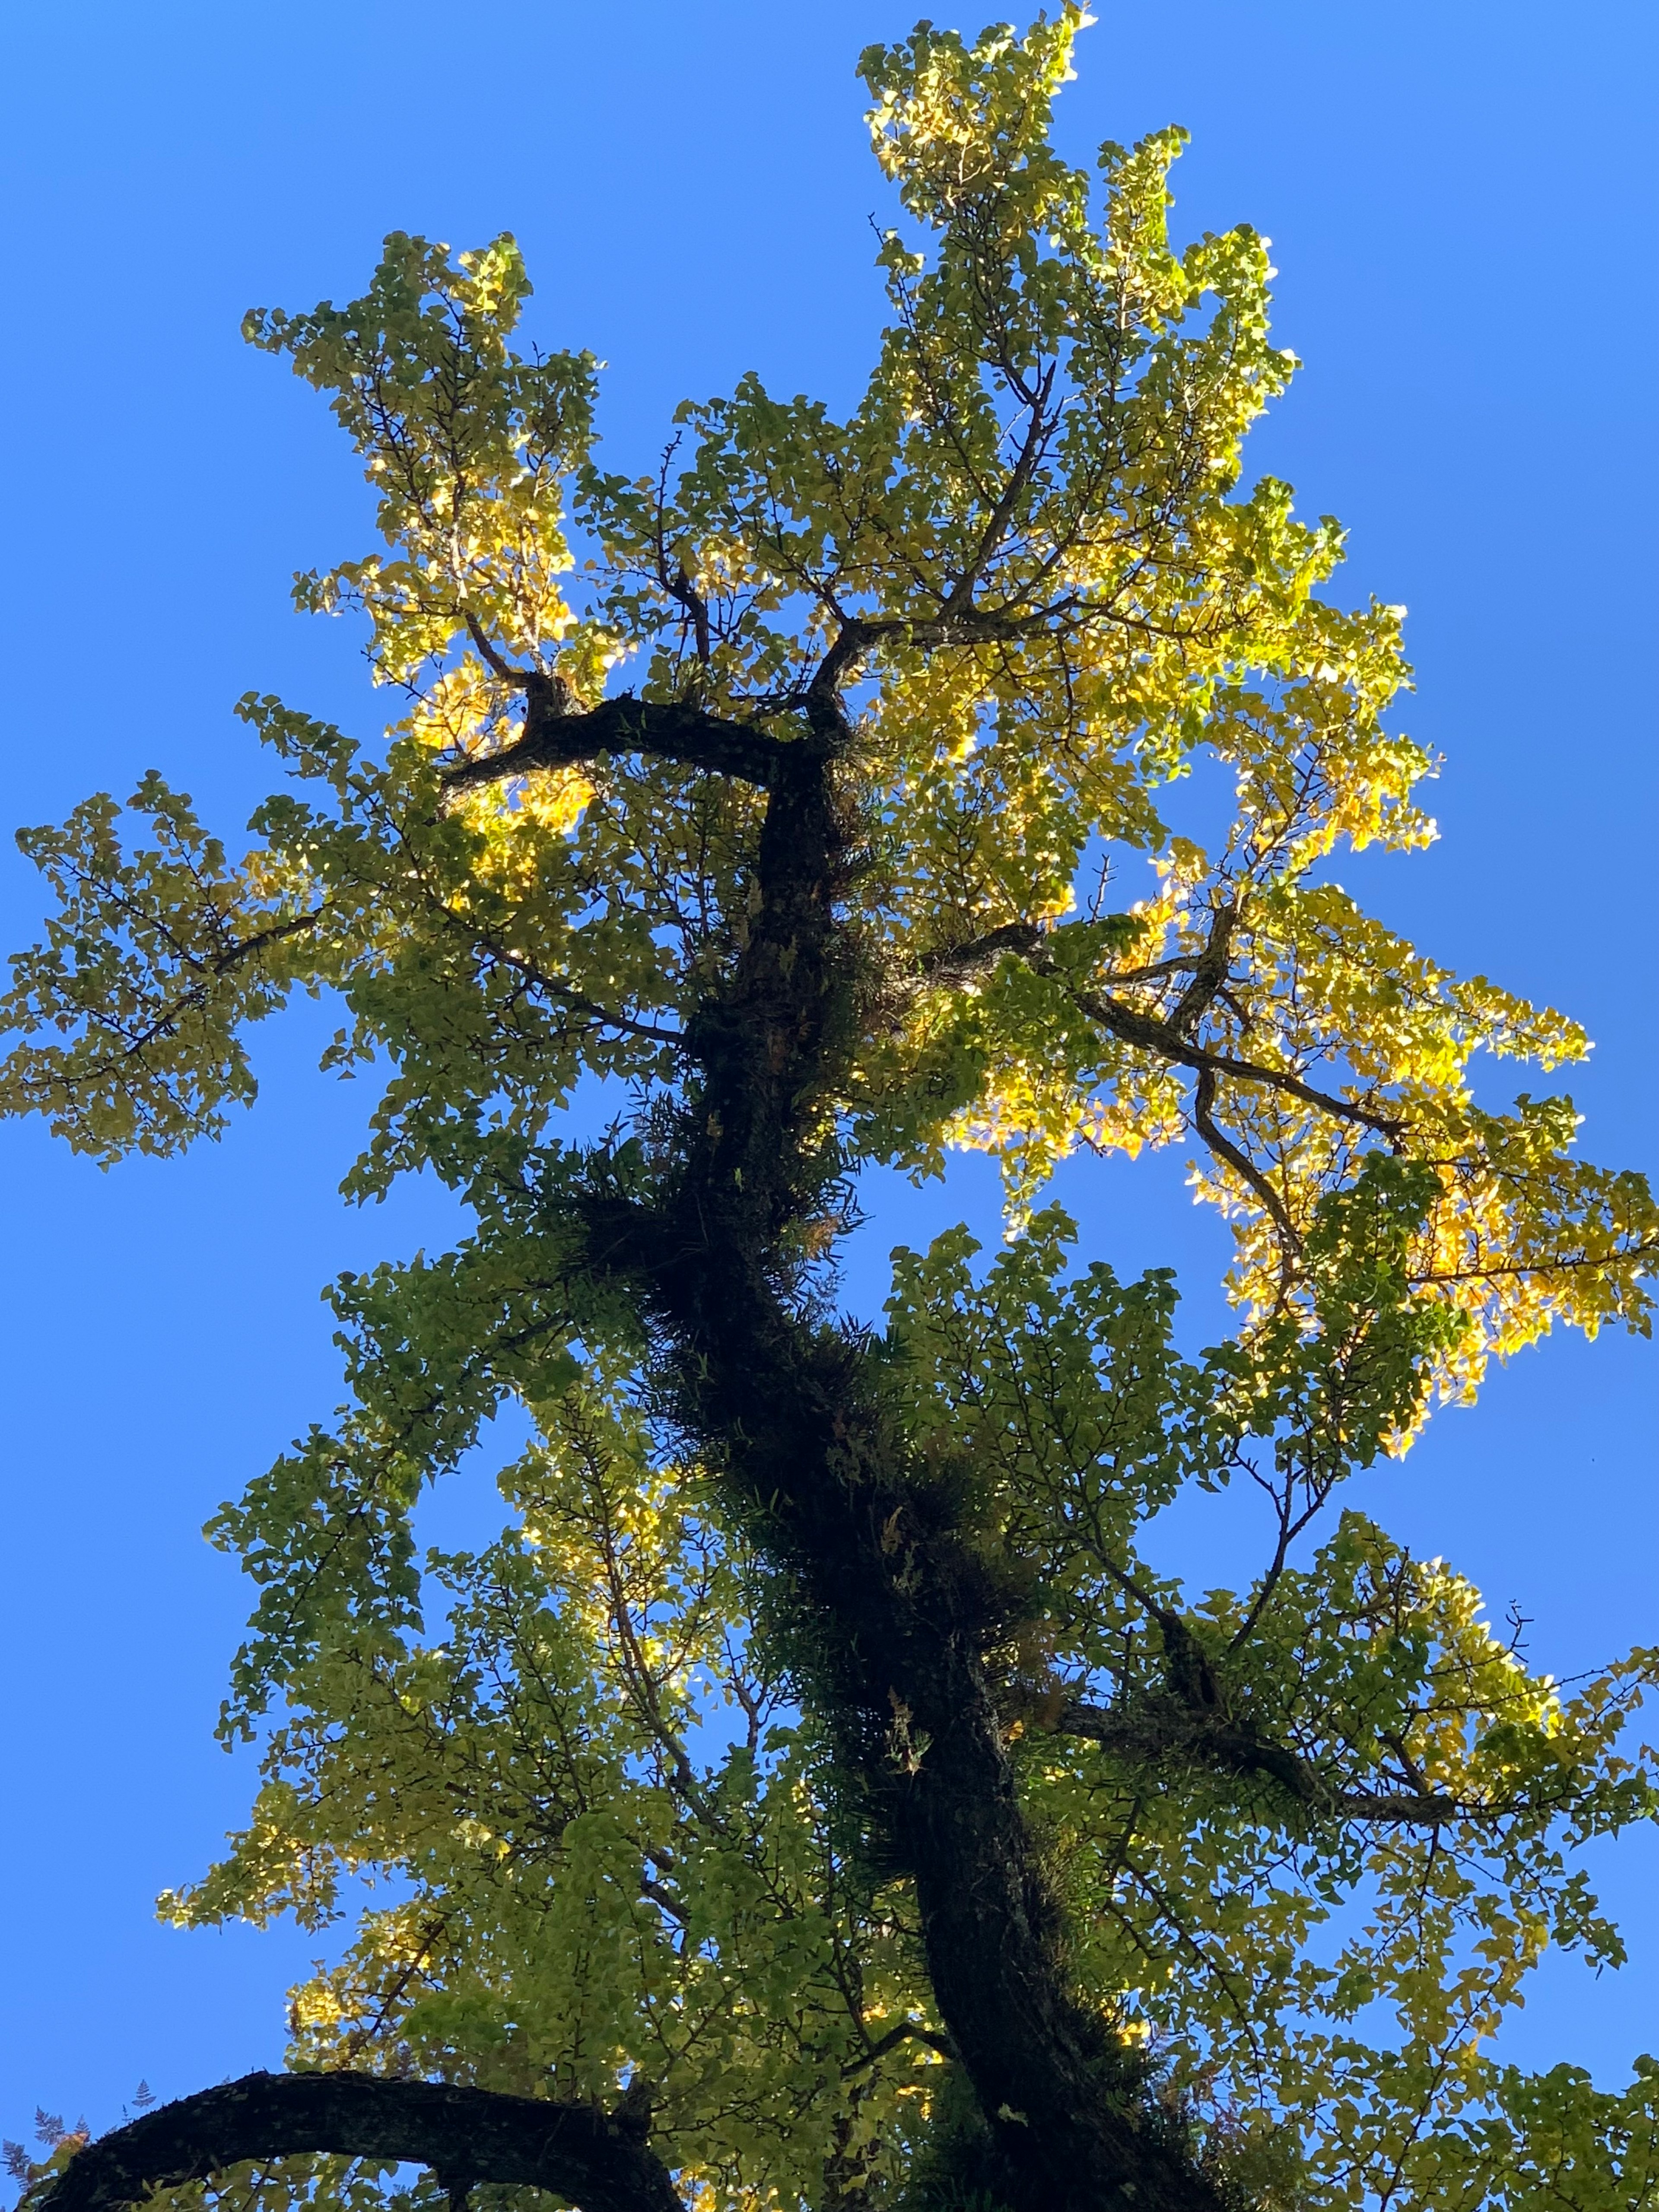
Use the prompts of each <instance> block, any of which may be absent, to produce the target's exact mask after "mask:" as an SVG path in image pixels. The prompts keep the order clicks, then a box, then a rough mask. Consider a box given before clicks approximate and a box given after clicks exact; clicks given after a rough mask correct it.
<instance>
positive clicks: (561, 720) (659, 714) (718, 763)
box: [442, 670, 794, 792]
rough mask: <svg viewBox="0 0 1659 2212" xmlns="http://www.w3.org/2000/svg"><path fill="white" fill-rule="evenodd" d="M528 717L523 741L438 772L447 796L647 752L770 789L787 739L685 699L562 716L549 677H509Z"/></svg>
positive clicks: (632, 702)
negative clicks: (601, 758)
mask: <svg viewBox="0 0 1659 2212" xmlns="http://www.w3.org/2000/svg"><path fill="white" fill-rule="evenodd" d="M513 681H514V682H515V683H518V684H522V686H523V688H524V691H525V694H526V702H527V708H528V711H527V713H526V717H525V727H524V735H523V736H522V737H521V738H520V739H519V740H518V742H517V743H516V744H511V745H507V746H505V747H504V748H503V749H502V750H501V751H500V752H498V753H483V754H481V755H479V756H478V757H477V758H476V759H473V760H465V761H461V762H459V763H457V764H456V765H455V766H454V767H453V768H449V769H444V770H443V772H442V773H443V781H444V787H445V789H446V790H447V791H452V792H454V791H470V790H471V789H473V788H474V787H476V786H477V785H479V784H484V783H499V782H500V781H501V779H502V778H503V777H504V776H513V775H528V774H530V773H531V772H532V770H534V769H550V768H574V767H576V766H578V765H579V764H580V763H583V762H585V761H591V760H593V759H595V758H596V757H598V756H599V754H600V753H646V754H650V755H653V756H654V757H656V758H658V759H659V760H671V761H677V762H678V763H681V765H682V766H684V767H687V768H702V769H713V770H714V771H715V772H716V773H717V774H719V775H732V776H737V777H738V778H739V779H740V780H741V781H744V782H745V783H754V784H759V785H761V786H762V787H769V785H770V784H771V782H772V780H773V778H774V777H775V775H776V774H777V772H778V769H779V765H780V763H781V761H782V759H783V757H784V756H785V755H786V754H787V753H789V752H791V751H792V750H794V746H793V744H792V743H791V741H789V740H787V739H786V738H774V737H769V735H768V734H767V732H765V731H764V730H757V729H754V728H752V727H751V726H750V725H749V724H748V723H746V722H728V721H725V720H721V718H720V716H719V715H716V714H707V713H705V711H704V710H703V709H702V708H701V707H698V706H695V705H693V704H691V703H690V702H688V701H685V700H670V701H663V702H659V701H657V700H648V699H635V698H634V697H632V696H626V697H623V698H620V699H605V700H602V701H601V702H600V703H599V705H598V706H597V707H593V708H589V709H588V710H587V711H586V713H584V714H566V713H564V712H562V701H563V700H564V699H565V698H566V697H567V696H568V694H567V693H566V692H565V690H564V689H563V687H562V685H559V686H556V685H555V684H554V681H553V678H551V677H548V676H543V675H540V674H538V673H537V672H535V671H530V670H526V671H521V672H520V673H517V674H515V676H514V678H513Z"/></svg>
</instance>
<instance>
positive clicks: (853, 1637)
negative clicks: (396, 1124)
mask: <svg viewBox="0 0 1659 2212" xmlns="http://www.w3.org/2000/svg"><path fill="white" fill-rule="evenodd" d="M836 750H837V745H836V717H835V715H834V714H833V712H832V711H830V710H828V709H826V710H825V711H823V713H822V714H820V716H819V717H818V718H817V723H816V726H815V728H814V731H813V734H812V736H811V738H807V739H805V740H803V741H801V742H799V744H794V745H792V746H790V747H789V748H788V749H787V757H786V758H785V759H784V760H783V761H782V762H781V763H778V764H776V765H775V766H774V767H773V769H772V770H771V773H770V775H769V799H768V805H767V812H766V818H765V825H764V829H763V834H762V838H761V843H760V850H759V855H758V863H757V889H758V892H759V901H758V907H757V913H756V915H755V916H754V919H753V921H752V923H751V927H750V936H749V942H748V945H747V947H746V948H745V950H744V954H743V956H742V957H741V959H740V960H739V961H738V963H737V965H736V967H735V969H734V971H733V972H732V975H731V976H730V978H729V980H728V982H727V984H726V987H725V988H724V989H723V990H722V991H721V992H720V994H719V995H718V996H717V997H716V998H714V1000H712V1001H710V1002H709V1003H707V1004H706V1005H705V1006H702V1008H700V1009H699V1010H698V1011H697V1012H696V1015H695V1017H694V1018H693V1020H692V1022H691V1024H690V1028H689V1030H688V1039H687V1042H688V1046H689V1048H690V1053H691V1054H692V1057H693V1058H694V1060H696V1062H697V1063H698V1064H699V1066H700V1067H701V1071H702V1075H701V1081H700V1083H699V1084H698V1085H697V1087H696V1090H695V1091H694V1094H693V1096H692V1097H691V1099H690V1103H689V1105H688V1107H687V1109H686V1110H685V1113H684V1116H683V1119H682V1123H681V1134H682V1137H683V1139H684V1154H683V1162H684V1164H683V1167H682V1168H681V1170H680V1171H679V1174H678V1179H677V1182H676V1186H675V1188H674V1190H673V1194H672V1195H671V1197H670V1198H669V1199H668V1200H666V1201H665V1204H664V1205H663V1206H660V1207H659V1208H657V1209H652V1210H647V1209H642V1208H638V1207H634V1206H626V1205H619V1204H607V1203H605V1202H604V1201H599V1202H598V1203H596V1205H595V1206H594V1207H593V1209H592V1214H591V1216H590V1223H589V1227H590V1251H591V1253H592V1257H593V1260H594V1261H595V1263H596V1264H597V1265H599V1266H601V1267H607V1268H611V1269H614V1270H616V1271H617V1272H620V1273H623V1274H625V1275H628V1276H629V1277H630V1278H631V1279H633V1281H634V1282H635V1284H636V1285H637V1286H638V1288H639V1290H640V1291H641V1295H642V1297H643V1298H644V1300H645V1302H646V1304H647V1306H648V1308H649V1309H650V1310H651V1311H652V1313H653V1316H654V1319H655V1321H656V1322H657V1324H658V1326H659V1328H660V1329H661V1330H662V1332H663V1334H665V1337H666V1339H667V1340H668V1343H669V1346H670V1347H671V1353H672V1356H673V1361H674V1364H675V1366H676V1368H677V1370H678V1377H679V1386H680V1387H679V1407H680V1411H681V1414H682V1418H683V1419H684V1421H685V1424H686V1425H687V1427H688V1428H689V1429H690V1431H692V1432H693V1434H694V1435H695V1436H696V1439H697V1442H698V1443H699V1444H700V1446H701V1447H702V1450H703V1452H704V1454H705V1455H706V1456H707V1457H708V1460H709V1461H710V1462H711V1463H712V1464H713V1465H714V1466H716V1467H717V1468H720V1469H721V1470H722V1472H723V1473H724V1475H725V1477H726V1481H727V1484H728V1486H729V1487H730V1490H731V1492H732V1495H733V1498H734V1502H735V1503H736V1504H738V1506H739V1508H740V1510H743V1512H744V1517H745V1519H746V1521H747V1522H748V1525H749V1526H750V1529H751V1532H752V1533H753V1534H754V1536H755V1537H756V1539H757V1541H758V1542H759V1543H760V1545H761V1546H762V1547H763V1550H764V1552H765V1553H767V1554H768V1555H769V1557H770V1559H772V1560H773V1562H774V1563H775V1565H777V1566H778V1567H779V1568H781V1570H782V1571H783V1572H784V1573H785V1575H786V1576H787V1578H788V1582H789V1583H790V1585H791V1587H792V1589H793V1592H794V1593H795V1595H796V1600H797V1602H798V1603H799V1605H800V1606H801V1607H803V1608H804V1610H805V1613H806V1615H807V1637H808V1640H809V1641H810V1644H811V1646H813V1647H814V1648H813V1660H814V1662H816V1663H815V1664H814V1665H813V1666H812V1668H811V1672H812V1673H813V1674H816V1677H817V1679H816V1680H815V1681H813V1682H812V1683H811V1688H812V1689H814V1690H815V1691H816V1692H817V1693H818V1695H819V1696H820V1697H821V1699H823V1704H824V1705H825V1707H826V1711H827V1715H828V1717H829V1719H830V1721H831V1723H832V1724H833V1725H834V1726H835V1727H836V1729H837V1733H838V1736H839V1740H840V1741H841V1743H842V1747H843V1749H844V1751H845V1752H846V1753H847V1755H848V1763H849V1765H850V1766H851V1767H852V1768H853V1770H854V1772H855V1773H856V1775H857V1778H858V1780H859V1782H860V1784H861V1785H862V1790H863V1793H864V1796H865V1798H866V1803H867V1804H868V1806H869V1807H870V1809H871V1811H872V1814H873V1815H874V1817H875V1820H876V1821H877V1824H878V1828H879V1829H880V1830H882V1831H883V1832H884V1844H885V1847H886V1849H887V1850H888V1851H889V1852H890V1855H891V1858H892V1860H893V1863H895V1865H896V1867H897V1868H899V1869H902V1871H903V1872H905V1873H906V1874H908V1875H910V1876H911V1877H912V1879H913V1880H914V1881H915V1888H916V1896H917V1902H918V1905H919V1908H920V1914H921V1925H922V1930H923V1939H924V1943H925V1947H926V1953H927V1965H928V1968H929V1971H930V1973H931V1977H932V1979H933V1989H934V1993H935V1996H936V1997H937V1999H938V2002H939V2009H940V2013H941V2015H942V2016H943V2018H944V2021H945V2025H946V2027H947V2028H948V2030H949V2032H950V2035H951V2040H952V2043H953V2044H954V2046H955V2048H956V2050H957V2053H958V2054H959V2057H960V2060H961V2063H962V2065H963V2069H964V2070H965V2072H966V2074H967V2075H968V2077H969V2080H970V2081H971V2082H972V2084H973V2087H974V2091H975V2098H976V2100H977V2103H978V2106H979V2108H980V2112H981V2115H982V2116H983V2118H984V2121H985V2123H986V2125H987V2129H988V2131H989V2135H990V2137H991V2140H992V2142H993V2144H994V2159H993V2171H994V2183H995V2185H996V2187H997V2189H998V2191H999V2193H1000V2195H1002V2196H1003V2197H1006V2200H1007V2202H1008V2203H1010V2204H1011V2205H1012V2207H1013V2208H1015V2212H1130V2208H1131V2207H1133V2208H1134V2212H1216V2208H1217V2207H1218V2205H1219V2203H1220V2201H1221V2200H1220V2198H1219V2196H1218V2192H1217V2191H1216V2190H1215V2188H1214V2186H1213V2185H1212V2183H1211V2182H1210V2180H1209V2179H1208V2178H1207V2177H1206V2175H1205V2174H1203V2173H1202V2172H1200V2171H1199V2170H1198V2168H1197V2166H1195V2164H1194V2160H1193V2157H1192V2154H1191V2148H1190V2145H1189V2144H1188V2142H1187V2141H1186V2140H1185V2139H1184V2136H1183V2135H1182V2131H1181V2130H1179V2129H1178V2128H1176V2126H1174V2125H1173V2124H1171V2123H1170V2121H1169V2120H1168V2119H1167V2118H1166V2117H1165V2116H1164V2114H1163V2112H1161V2110H1160V2108H1159V2107H1158V2105H1157V2103H1156V2101H1155V2100H1153V2099H1152V2098H1151V2097H1150V2096H1149V2095H1148V2094H1147V2091H1146V2081H1145V2074H1144V2069H1143V2065H1142V2063H1141V2061H1140V2060H1139V2056H1138V2054H1137V2053H1135V2052H1134V2051H1133V2050H1132V2049H1130V2048H1128V2047H1127V2046H1126V2045H1124V2044H1123V2043H1122V2042H1121V2040H1120V2039H1118V2038H1117V2037H1115V2035H1113V2034H1112V2033H1110V2031H1109V2027H1107V2025H1106V2024H1105V2022H1104V2021H1103V2020H1101V2019H1100V2018H1099V2017H1098V2016H1097V2015H1096V2014H1094V2013H1093V2012H1091V2010H1089V2009H1088V2008H1086V2007H1085V2006H1084V2005H1082V2004H1080V2003H1079V2002H1078V2001H1077V1999H1076V1998H1075V1996H1073V1993H1072V1992H1071V1990H1070V1989H1069V1987H1068V1984H1067V1980H1066V1973H1065V1970H1064V1963H1063V1954H1062V1945H1061V1933H1062V1931H1061V1929H1060V1924H1059V1917H1058V1914H1057V1912H1056V1910H1055V1907H1054V1902H1053V1899H1052V1897H1051V1895H1050V1893H1049V1891H1048V1885H1047V1884H1046V1882H1045V1881H1044V1879H1043V1875H1042V1869H1041V1867H1040V1864H1039V1862H1038V1859H1037V1856H1036V1851H1035V1849H1034V1847H1033V1844H1032V1841H1031V1838H1030V1833H1029V1831H1028V1829H1027V1827H1026V1824H1025V1822H1024V1818H1023V1815H1022V1814H1021V1811H1020V1808H1019V1805H1018V1799H1017V1794H1016V1787H1015V1780H1014V1776H1013V1773H1012V1769H1011V1766H1010V1764H1009V1760H1008V1758H1007V1755H1006V1750H1005V1748H1004V1742H1003V1734H1002V1729H1001V1725H1000V1718H999V1715H998V1711H997V1708H996V1703H995V1699H994V1684H993V1682H992V1680H991V1679H990V1676H989V1674H988V1673H987V1664H986V1655H987V1650H988V1649H989V1648H990V1647H991V1645H992V1644H994V1642H995V1641H996V1640H997V1638H998V1637H999V1635H1000V1633H1001V1632H1004V1631H1005V1630H1006V1625H1007V1622H1008V1618H1009V1610H1010V1599H1009V1596H1008V1594H1007V1593H1006V1591H1005V1590H1003V1589H1001V1588H1000V1587H999V1586H998V1584H997V1583H996V1582H995V1580H994V1577H992V1576H991V1575H990V1574H989V1573H987V1571H986V1569H985V1567H984V1566H983V1565H981V1562H980V1560H979V1559H978V1558H977V1557H976V1555H975V1553H974V1552H973V1550H972V1549H971V1547H969V1545H968V1544H967V1542H966V1541H964V1540H963V1534H962V1532H961V1530H960V1528H959V1527H958V1525H957V1512H956V1508H955V1504H954V1501H953V1498H952V1496H951V1491H950V1488H949V1486H948V1485H946V1484H943V1483H941V1482H940V1481H939V1480H938V1479H937V1478H935V1477H933V1476H932V1475H930V1474H927V1473H925V1472H924V1471H921V1470H918V1469H916V1468H914V1467H913V1466H912V1465H911V1464H910V1463H909V1460H908V1455H907V1452H906V1449H905V1447H904V1443H903V1439H902V1436H901V1435H900V1434H898V1433H897V1431H896V1428H895V1427H894V1426H893V1425H891V1424H890V1423H889V1422H888V1421H887V1420H886V1419H884V1413H883V1407H882V1405H881V1402H880V1398H879V1394H878V1390H877V1389H875V1388H874V1387H873V1384H872V1374H871V1368H872V1363H871V1362H870V1361H869V1359H868V1358H867V1357H866V1356H865V1354H864V1353H863V1352H862V1350H861V1348H860V1346H859V1344H858V1343H857V1342H856V1341H855V1340H850V1339H849V1338H848V1337H847V1336H844V1335H842V1334H841V1333H839V1332H837V1331H835V1330H833V1329H829V1328H823V1327H821V1326H814V1325H813V1324H811V1322H807V1321H805V1320H803V1319H801V1318H799V1317H798V1316H797V1315H796V1314H795V1313H794V1312H793V1310H791V1308H790V1306H789V1304H787V1300H786V1298H785V1297H784V1296H783V1295H782V1294H781V1290H780V1287H779V1285H780V1282H781V1277H782V1273H783V1269H782V1267H781V1255H780V1248H781V1239H782V1237H783V1235H784V1232H785V1231H787V1229H788V1228H789V1227H790V1226H791V1225H793V1224H794V1223H796V1222H798V1221H799V1219H800V1218H803V1217H804V1216H805V1214H806V1213H807V1212H809V1211H810V1210H811V1208H812V1207H813V1206H814V1205H816V1204H819V1203H821V1202H822V1187H823V1182H824V1180H825V1177H826V1174H827V1173H828V1171H829V1161H828V1154H827V1151H826V1141H827V1140H826V1139H825V1136H824V1133H823V1131H822V1130H821V1128H820V1127H819V1114H820V1101H821V1100H822V1099H823V1096H824V1094H825V1093H826V1092H829V1093H833V1091H835V1089H836V1079H837V1077H838V1076H839V1074H840V1073H841V1066H840V1062H841V1058H842V1054H843V1053H844V1052H845V1050H846V1049H847V1041H848V1037H849V1036H850V1035H851V1034H852V1033H853V1032H854V1030H855V1028H856V1009H857V1005H858V1000H859V996H860V991H859V977H858V974H857V967H856V958H855V949H854V947H853V946H852V945H850V944H849V943H848V941H847V938H846V933H845V932H844V930H843V929H842V927H840V926H838V924H837V921H836V894H837V890H838V888H839V878H840V874H841V871H842V867H843V866H844V865H845V842H844V837H843V832H842V824H841V823H840V820H839V818H838V815H837V810H836V796H835V766H834V763H835V757H836Z"/></svg>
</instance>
